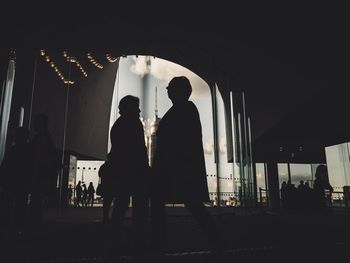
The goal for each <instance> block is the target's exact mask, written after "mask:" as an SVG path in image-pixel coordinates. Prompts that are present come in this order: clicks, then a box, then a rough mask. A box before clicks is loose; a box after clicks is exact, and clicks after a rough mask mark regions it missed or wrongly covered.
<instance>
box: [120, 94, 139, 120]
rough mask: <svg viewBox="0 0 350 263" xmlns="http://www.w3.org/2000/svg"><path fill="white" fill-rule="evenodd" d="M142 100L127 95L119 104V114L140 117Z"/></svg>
mask: <svg viewBox="0 0 350 263" xmlns="http://www.w3.org/2000/svg"><path fill="white" fill-rule="evenodd" d="M139 106H140V100H139V98H138V97H135V96H131V95H127V96H125V97H123V98H122V99H121V100H120V102H119V106H118V107H119V113H120V115H122V116H137V117H139V116H140V109H139Z"/></svg>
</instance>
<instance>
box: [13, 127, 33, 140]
mask: <svg viewBox="0 0 350 263" xmlns="http://www.w3.org/2000/svg"><path fill="white" fill-rule="evenodd" d="M28 139H29V130H28V129H27V128H24V127H18V128H16V130H15V134H14V140H13V141H14V143H15V144H23V143H26V142H27V141H28Z"/></svg>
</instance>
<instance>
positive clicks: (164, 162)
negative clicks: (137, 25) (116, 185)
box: [151, 76, 219, 255]
mask: <svg viewBox="0 0 350 263" xmlns="http://www.w3.org/2000/svg"><path fill="white" fill-rule="evenodd" d="M167 91H168V97H169V99H170V100H171V101H172V104H173V105H172V107H171V108H170V109H169V110H168V111H167V112H166V114H165V115H164V116H163V118H162V119H161V120H160V122H159V126H158V129H157V147H156V151H155V156H154V163H153V167H152V170H153V171H152V190H151V215H152V228H153V246H154V249H155V250H156V253H160V255H162V254H164V253H165V249H166V246H165V244H166V236H165V233H166V216H165V204H166V203H183V204H184V205H185V206H186V208H187V209H188V210H189V211H190V212H191V213H192V215H193V217H194V218H195V219H196V220H197V222H198V223H199V225H200V226H201V228H202V229H203V231H204V232H205V234H206V235H207V237H208V238H209V240H210V242H211V245H212V247H213V250H215V251H214V252H217V251H218V249H219V234H218V230H217V227H216V225H215V223H214V221H213V219H212V217H211V215H210V213H209V211H207V209H206V207H205V206H204V204H203V203H204V202H209V192H208V184H207V179H206V168H205V159H204V151H203V143H202V128H201V122H200V118H199V113H198V110H197V108H196V106H195V104H194V103H193V102H192V101H189V97H190V95H191V92H192V87H191V84H190V82H189V80H188V79H187V78H186V77H184V76H180V77H174V78H173V79H172V80H171V81H170V82H169V84H168V87H167ZM157 250H158V252H157Z"/></svg>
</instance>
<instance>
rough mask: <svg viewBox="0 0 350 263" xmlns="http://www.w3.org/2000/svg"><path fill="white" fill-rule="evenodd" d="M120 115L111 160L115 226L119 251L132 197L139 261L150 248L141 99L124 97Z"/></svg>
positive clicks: (145, 150)
mask: <svg viewBox="0 0 350 263" xmlns="http://www.w3.org/2000/svg"><path fill="white" fill-rule="evenodd" d="M119 113H120V117H119V118H118V119H117V120H116V122H115V123H114V124H113V127H112V129H111V143H112V148H111V152H110V161H111V168H112V173H113V179H112V184H113V189H114V196H115V199H114V206H113V212H112V224H113V228H114V230H115V237H116V238H117V241H116V242H117V244H116V245H117V249H120V245H121V241H122V240H121V238H122V230H123V227H122V226H123V218H124V215H125V213H126V211H127V209H128V204H129V200H130V198H131V197H132V219H133V231H134V242H135V244H134V246H135V247H134V248H135V251H134V252H135V256H136V258H138V257H141V256H142V255H143V253H144V250H145V246H146V233H145V227H146V222H147V215H148V214H147V211H148V193H147V192H148V187H147V183H148V182H149V178H148V177H147V175H148V174H149V166H148V156H147V148H146V145H145V139H144V130H143V126H142V123H141V121H140V117H139V115H140V109H139V99H138V98H137V97H134V96H130V95H128V96H125V97H123V98H122V99H121V100H120V102H119ZM119 252H120V251H119Z"/></svg>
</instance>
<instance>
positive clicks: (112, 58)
mask: <svg viewBox="0 0 350 263" xmlns="http://www.w3.org/2000/svg"><path fill="white" fill-rule="evenodd" d="M106 58H107V60H108V61H109V62H111V63H115V62H117V61H118V60H119V58H120V57H116V58H115V57H112V55H111V54H109V53H108V54H106Z"/></svg>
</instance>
